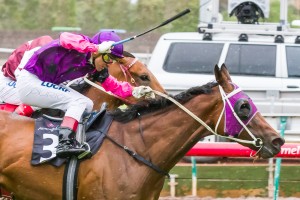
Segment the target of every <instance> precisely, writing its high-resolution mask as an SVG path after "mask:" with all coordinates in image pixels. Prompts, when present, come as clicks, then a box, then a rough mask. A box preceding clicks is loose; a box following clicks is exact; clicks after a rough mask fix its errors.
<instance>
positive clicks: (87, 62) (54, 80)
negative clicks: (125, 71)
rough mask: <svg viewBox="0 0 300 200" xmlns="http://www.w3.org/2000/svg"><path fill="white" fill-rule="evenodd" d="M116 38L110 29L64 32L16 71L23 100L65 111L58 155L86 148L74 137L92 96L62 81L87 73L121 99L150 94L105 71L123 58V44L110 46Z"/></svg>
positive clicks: (60, 130)
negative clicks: (89, 32) (79, 32)
mask: <svg viewBox="0 0 300 200" xmlns="http://www.w3.org/2000/svg"><path fill="white" fill-rule="evenodd" d="M117 41H120V38H119V36H118V35H117V34H116V33H115V32H112V31H106V32H99V33H97V34H95V35H94V36H93V37H92V38H89V37H87V36H85V35H82V34H73V33H68V32H64V33H61V35H60V37H59V39H56V40H53V41H52V42H50V43H48V44H46V45H44V46H42V47H41V48H40V49H38V50H37V51H35V52H34V53H33V55H32V56H31V58H30V59H29V60H28V62H27V63H26V64H25V66H24V67H23V69H20V68H18V69H17V70H16V71H15V76H16V79H17V82H16V89H17V90H18V94H19V97H20V100H21V101H22V102H23V103H25V104H28V105H32V106H36V107H40V108H53V109H60V110H63V111H65V116H64V118H63V121H62V124H61V126H60V128H59V144H58V146H57V152H56V154H57V156H58V157H68V156H70V155H71V154H75V155H78V154H80V153H82V152H84V151H85V149H84V148H83V147H81V146H80V145H79V143H78V141H76V139H75V136H76V131H77V126H78V122H79V121H80V120H81V118H82V115H83V113H84V112H87V113H90V112H91V111H92V108H93V101H92V100H91V99H89V98H87V97H85V96H84V95H82V94H80V93H79V92H77V91H75V90H73V89H71V88H70V87H67V86H63V85H61V83H63V82H65V81H68V80H74V79H77V78H80V77H82V76H84V75H86V74H90V75H92V76H94V77H97V78H98V79H97V81H99V82H100V83H101V84H102V86H103V88H104V89H105V90H107V91H111V92H112V93H114V94H116V95H118V96H120V97H122V98H127V97H130V96H134V97H136V98H139V97H141V96H144V95H147V94H148V93H151V89H150V88H149V87H146V86H140V87H133V86H131V85H130V84H129V83H127V82H118V81H117V80H116V79H115V78H114V77H112V76H111V75H109V74H108V70H107V64H108V63H110V62H112V61H113V60H117V59H120V58H122V57H123V45H122V44H118V45H115V46H113V44H114V42H117ZM95 75H97V76H95Z"/></svg>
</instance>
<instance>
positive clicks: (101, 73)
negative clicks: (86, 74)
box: [96, 67, 109, 83]
mask: <svg viewBox="0 0 300 200" xmlns="http://www.w3.org/2000/svg"><path fill="white" fill-rule="evenodd" d="M97 75H98V77H97V78H96V80H97V81H98V82H100V83H103V82H104V81H105V79H106V78H107V77H108V76H109V73H108V69H107V67H104V68H103V69H102V70H101V71H99V72H97Z"/></svg>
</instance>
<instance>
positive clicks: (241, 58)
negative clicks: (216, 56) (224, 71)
mask: <svg viewBox="0 0 300 200" xmlns="http://www.w3.org/2000/svg"><path fill="white" fill-rule="evenodd" d="M225 64H226V66H227V67H228V68H229V71H230V74H235V75H247V76H274V77H275V71H276V46H275V45H256V44H255V45H253V44H231V45H230V46H229V48H228V53H227V56H226V60H225Z"/></svg>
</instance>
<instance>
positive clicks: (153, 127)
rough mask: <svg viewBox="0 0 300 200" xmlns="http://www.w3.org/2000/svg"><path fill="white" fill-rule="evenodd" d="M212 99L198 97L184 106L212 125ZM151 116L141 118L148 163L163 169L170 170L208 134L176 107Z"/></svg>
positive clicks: (207, 96) (215, 114) (206, 96)
mask: <svg viewBox="0 0 300 200" xmlns="http://www.w3.org/2000/svg"><path fill="white" fill-rule="evenodd" d="M214 98H216V97H215V96H214V97H212V95H200V96H198V97H195V98H194V99H191V100H190V101H189V102H187V103H185V104H184V106H185V107H186V108H187V109H189V110H190V111H191V112H193V113H194V114H195V115H197V116H199V118H200V119H201V120H203V121H204V122H205V123H206V124H209V125H210V124H211V123H212V119H211V118H212V116H218V113H216V112H217V111H216V109H214V108H215V104H214V103H212V102H216V101H215V100H214ZM159 112H160V113H159V114H155V115H154V117H153V116H152V117H144V119H142V125H143V129H144V135H145V141H146V144H147V147H146V148H147V149H148V152H149V154H150V157H151V160H152V161H153V162H154V163H155V164H157V165H159V166H161V167H162V168H163V169H166V170H169V169H171V168H172V167H173V166H174V165H175V164H176V163H177V162H178V161H179V160H180V159H181V158H182V157H183V156H184V154H185V153H186V152H187V151H188V150H189V149H190V148H191V147H192V146H193V145H194V144H196V143H197V142H198V141H199V139H200V138H202V137H204V136H206V135H208V131H207V129H206V128H204V127H203V126H202V125H201V124H200V123H199V122H197V121H196V120H194V119H193V118H192V117H191V116H189V115H188V114H187V113H185V112H184V111H183V110H181V109H180V108H178V107H174V106H172V107H170V108H168V110H167V111H166V112H162V111H159Z"/></svg>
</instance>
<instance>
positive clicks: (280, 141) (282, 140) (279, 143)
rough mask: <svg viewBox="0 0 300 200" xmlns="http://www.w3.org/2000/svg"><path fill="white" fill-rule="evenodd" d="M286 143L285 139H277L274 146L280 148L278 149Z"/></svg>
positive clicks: (273, 142)
mask: <svg viewBox="0 0 300 200" xmlns="http://www.w3.org/2000/svg"><path fill="white" fill-rule="evenodd" d="M284 143H285V141H284V139H282V138H275V139H274V140H273V141H272V144H273V145H274V146H278V147H281V146H282V145H283V144H284Z"/></svg>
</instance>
